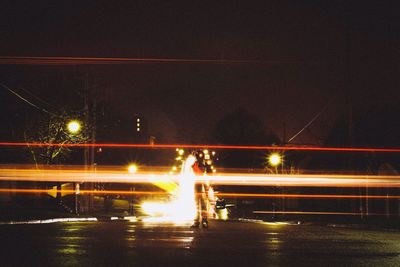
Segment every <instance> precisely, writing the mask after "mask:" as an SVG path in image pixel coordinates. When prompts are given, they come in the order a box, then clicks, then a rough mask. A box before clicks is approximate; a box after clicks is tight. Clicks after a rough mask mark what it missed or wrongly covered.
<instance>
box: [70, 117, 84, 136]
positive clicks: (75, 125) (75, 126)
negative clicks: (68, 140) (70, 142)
mask: <svg viewBox="0 0 400 267" xmlns="http://www.w3.org/2000/svg"><path fill="white" fill-rule="evenodd" d="M67 129H68V132H70V133H71V134H77V133H79V131H80V130H81V123H80V122H79V121H77V120H72V121H70V122H68V124H67Z"/></svg>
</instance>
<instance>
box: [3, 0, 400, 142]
mask: <svg viewBox="0 0 400 267" xmlns="http://www.w3.org/2000/svg"><path fill="white" fill-rule="evenodd" d="M7 2H8V3H7ZM216 2H218V3H216ZM233 2H235V3H233ZM247 2H250V1H243V3H246V4H237V3H236V1H226V2H225V1H223V2H221V1H212V2H209V3H206V2H204V1H199V2H195V1H181V2H167V1H126V2H124V4H122V3H119V1H93V2H92V3H89V2H85V1H76V2H75V3H71V1H41V2H40V4H38V3H37V2H36V1H23V2H22V1H3V3H2V8H1V11H0V14H1V15H0V32H1V34H0V56H87V57H146V58H185V59H227V60H231V59H232V60H235V59H246V60H257V61H262V63H257V64H256V63H249V64H145V65H143V64H142V65H129V66H128V65H122V66H113V65H111V66H92V67H87V68H82V67H71V66H65V67H41V66H25V67H23V66H17V67H15V66H10V65H5V66H0V70H1V74H0V78H1V82H2V83H5V84H7V85H9V86H11V87H12V88H14V89H16V90H17V89H18V88H20V87H21V86H22V87H24V88H26V89H27V90H29V91H30V92H32V93H33V94H35V95H37V96H40V97H41V98H42V99H44V100H46V101H47V102H49V103H53V104H54V105H55V104H58V103H60V102H63V101H64V102H67V101H71V102H74V101H75V102H76V101H77V100H76V99H77V97H79V91H80V90H81V88H80V87H79V82H78V83H75V84H74V83H73V82H71V81H70V80H68V79H69V78H68V77H72V76H73V75H72V74H73V73H76V72H79V71H82V70H87V71H88V72H89V73H91V76H92V77H93V80H95V81H96V88H97V89H96V90H97V91H98V95H99V97H100V98H101V99H102V100H104V101H105V102H106V103H107V104H109V105H112V106H113V108H115V109H117V110H118V111H119V113H120V114H122V115H121V116H126V117H130V116H133V114H143V115H144V116H146V117H147V118H149V119H148V120H149V125H150V127H151V129H152V131H154V132H155V133H157V132H164V134H165V132H168V134H166V135H170V136H171V140H170V141H171V142H172V141H175V140H172V139H174V138H175V137H179V138H180V137H184V139H185V140H192V141H193V142H198V141H202V137H203V136H205V135H206V134H207V132H209V131H210V130H211V129H212V127H213V126H214V125H215V123H216V122H217V121H218V120H219V119H220V118H221V117H222V116H224V114H226V113H228V112H230V111H232V110H234V109H235V108H237V107H244V108H246V109H248V110H249V111H250V112H252V113H255V114H257V115H258V116H259V118H260V119H261V120H262V121H263V122H264V123H265V125H266V126H267V127H269V128H270V129H272V130H273V131H275V132H276V133H277V134H278V135H279V136H281V135H282V128H283V123H285V124H286V126H287V136H288V137H290V136H292V135H294V134H295V133H296V132H298V131H299V130H300V129H301V128H302V127H303V126H304V125H305V124H306V123H307V122H309V121H310V120H311V119H312V118H313V117H314V116H315V115H316V114H317V113H318V112H320V111H321V110H322V109H323V108H324V107H325V106H327V105H328V108H327V109H326V111H325V112H324V113H323V114H322V115H321V117H320V118H319V119H318V120H316V121H315V123H314V124H313V125H312V126H311V127H310V129H309V131H305V132H304V133H303V134H302V135H300V136H299V137H298V138H297V139H296V140H295V141H294V142H295V143H318V140H319V139H321V138H323V137H324V135H325V134H326V132H327V131H328V130H329V128H330V127H331V126H332V125H333V123H334V120H335V117H336V116H337V115H338V114H341V113H343V112H345V108H344V107H345V105H344V102H345V98H346V96H348V95H351V96H352V97H351V98H352V100H353V104H354V106H355V110H356V111H357V112H360V113H362V112H365V110H368V109H370V108H373V107H374V106H377V105H390V104H393V103H398V101H399V100H400V99H399V98H400V97H399V95H400V94H399V93H398V88H399V85H400V84H399V60H400V38H399V37H400V36H399V35H400V27H399V26H400V18H399V15H398V14H399V13H398V10H399V9H398V7H399V6H398V5H396V1H338V0H332V1H258V2H256V1H251V3H247ZM60 73H61V75H60ZM62 73H64V74H62ZM71 73H72V74H71ZM60 77H62V78H60ZM71 79H76V77H75V78H71ZM349 90H350V92H351V93H348V91H349ZM1 96H3V99H2V100H1V101H2V102H3V104H8V105H14V104H13V102H12V101H15V102H18V101H19V100H18V99H16V98H15V97H13V96H8V97H5V93H4V92H3V93H2V94H1ZM78 102H79V101H78ZM75 104H76V103H75ZM15 109H17V111H18V108H17V106H15ZM8 110H10V109H8ZM131 114H132V115H131ZM10 116H12V115H10ZM172 137H174V138H172ZM177 140H178V139H177ZM116 141H118V140H116Z"/></svg>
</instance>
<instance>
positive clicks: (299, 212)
mask: <svg viewBox="0 0 400 267" xmlns="http://www.w3.org/2000/svg"><path fill="white" fill-rule="evenodd" d="M253 213H256V214H286V215H290V214H292V215H346V216H361V215H364V216H365V215H366V214H365V213H360V212H333V211H264V210H255V211H253ZM368 215H372V216H387V215H388V214H386V213H368Z"/></svg>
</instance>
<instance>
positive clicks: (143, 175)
mask: <svg viewBox="0 0 400 267" xmlns="http://www.w3.org/2000/svg"><path fill="white" fill-rule="evenodd" d="M179 179H180V176H179V175H166V174H164V173H162V172H156V171H154V172H152V171H142V172H138V173H134V174H131V173H128V172H127V171H126V170H116V169H115V168H114V169H107V168H105V169H101V168H99V169H96V170H83V169H69V168H63V169H62V168H60V169H23V168H0V181H31V182H76V183H83V182H97V183H128V184H134V183H144V184H145V183H153V182H154V181H155V180H157V181H159V182H162V181H163V180H165V181H166V182H171V181H173V182H179ZM194 179H195V182H197V183H204V182H210V183H211V184H212V185H237V186H288V187H386V188H388V187H393V188H398V187H400V176H398V175H396V176H395V175H394V176H387V175H339V174H336V175H335V174H330V175H326V174H296V175H273V174H248V173H246V174H243V173H220V174H218V175H212V176H195V178H194Z"/></svg>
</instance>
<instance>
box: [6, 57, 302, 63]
mask: <svg viewBox="0 0 400 267" xmlns="http://www.w3.org/2000/svg"><path fill="white" fill-rule="evenodd" d="M141 63H146V64H149V63H164V64H165V63H175V64H176V63H179V64H268V65H271V64H272V65H276V64H279V65H281V64H296V63H298V64H299V63H302V64H304V63H305V62H304V61H293V60H254V59H237V60H235V59H195V58H193V59H190V58H122V57H11V56H0V64H3V65H117V64H141Z"/></svg>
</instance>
